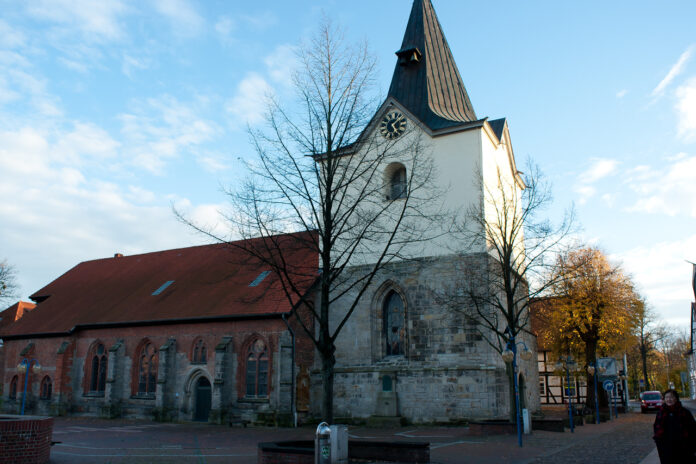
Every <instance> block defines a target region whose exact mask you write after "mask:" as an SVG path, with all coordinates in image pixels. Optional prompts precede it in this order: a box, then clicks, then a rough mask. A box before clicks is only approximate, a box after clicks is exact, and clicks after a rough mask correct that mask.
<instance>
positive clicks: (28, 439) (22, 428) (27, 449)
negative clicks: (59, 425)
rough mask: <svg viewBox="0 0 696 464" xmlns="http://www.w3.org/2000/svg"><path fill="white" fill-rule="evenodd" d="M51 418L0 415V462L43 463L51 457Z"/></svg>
mask: <svg viewBox="0 0 696 464" xmlns="http://www.w3.org/2000/svg"><path fill="white" fill-rule="evenodd" d="M52 436H53V418H52V417H40V416H15V415H1V416H0V464H17V463H21V464H45V463H47V462H48V461H49V460H50V459H51V438H52Z"/></svg>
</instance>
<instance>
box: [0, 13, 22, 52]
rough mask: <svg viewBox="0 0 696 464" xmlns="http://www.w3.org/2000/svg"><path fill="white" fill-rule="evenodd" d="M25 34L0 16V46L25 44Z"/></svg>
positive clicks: (12, 46) (14, 46)
mask: <svg viewBox="0 0 696 464" xmlns="http://www.w3.org/2000/svg"><path fill="white" fill-rule="evenodd" d="M25 42H26V36H25V35H24V33H22V32H21V31H18V30H17V29H15V28H13V27H12V26H10V25H9V24H7V22H6V21H4V20H2V18H0V48H8V49H9V48H18V47H21V46H23V45H24V44H25Z"/></svg>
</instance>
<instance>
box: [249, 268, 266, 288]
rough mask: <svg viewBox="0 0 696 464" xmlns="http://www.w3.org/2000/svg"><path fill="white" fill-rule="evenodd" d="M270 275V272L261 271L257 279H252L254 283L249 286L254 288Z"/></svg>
mask: <svg viewBox="0 0 696 464" xmlns="http://www.w3.org/2000/svg"><path fill="white" fill-rule="evenodd" d="M270 273H271V271H263V272H262V273H261V274H259V276H258V277H257V278H255V279H254V281H253V282H252V283H250V284H249V286H250V287H256V286H257V285H258V284H260V283H261V282H263V279H265V278H266V276H268V274H270Z"/></svg>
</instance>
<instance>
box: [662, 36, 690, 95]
mask: <svg viewBox="0 0 696 464" xmlns="http://www.w3.org/2000/svg"><path fill="white" fill-rule="evenodd" d="M693 48H694V46H693V45H692V46H690V47H689V48H687V49H686V50H685V51H684V53H682V54H681V56H679V59H678V60H677V62H676V63H674V65H673V66H672V68H671V69H670V70H669V72H668V73H667V75H666V76H665V77H664V78H663V79H662V80H661V81H660V83H659V84H657V87H655V88H654V89H653V91H652V96H653V97H655V96H658V95H660V94H662V92H663V91H664V90H665V88H666V87H667V86H668V85H669V84H670V83H671V82H672V81H673V80H674V78H675V77H677V76H678V75H679V74H680V73H681V72H682V71H683V69H684V65H685V64H686V62H687V61H689V58H691V52H692V51H693Z"/></svg>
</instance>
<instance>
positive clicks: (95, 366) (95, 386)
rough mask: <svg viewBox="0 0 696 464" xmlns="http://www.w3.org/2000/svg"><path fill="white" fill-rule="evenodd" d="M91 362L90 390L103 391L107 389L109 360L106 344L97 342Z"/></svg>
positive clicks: (92, 351) (92, 391)
mask: <svg viewBox="0 0 696 464" xmlns="http://www.w3.org/2000/svg"><path fill="white" fill-rule="evenodd" d="M89 362H90V365H89V392H90V393H103V392H104V390H106V367H107V362H108V357H107V354H106V349H105V348H104V344H102V343H97V344H96V345H94V346H93V347H92V350H91V357H90V358H89Z"/></svg>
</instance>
